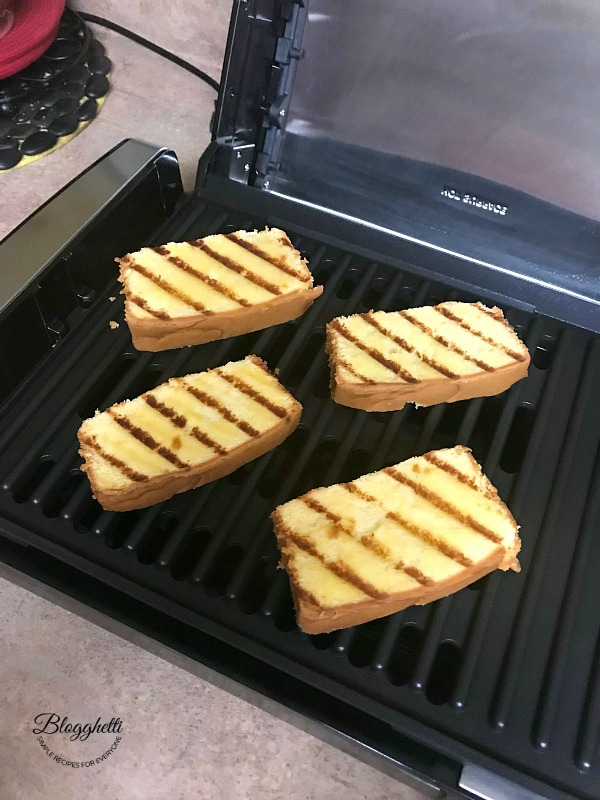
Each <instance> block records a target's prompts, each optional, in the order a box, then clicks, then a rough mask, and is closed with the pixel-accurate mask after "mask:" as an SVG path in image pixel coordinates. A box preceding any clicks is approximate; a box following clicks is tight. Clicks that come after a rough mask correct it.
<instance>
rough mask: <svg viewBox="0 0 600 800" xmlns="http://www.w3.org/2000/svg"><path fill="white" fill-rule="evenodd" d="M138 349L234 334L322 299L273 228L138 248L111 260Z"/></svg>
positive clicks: (284, 237)
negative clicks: (121, 287) (117, 273)
mask: <svg viewBox="0 0 600 800" xmlns="http://www.w3.org/2000/svg"><path fill="white" fill-rule="evenodd" d="M116 261H117V263H118V264H119V265H120V271H119V279H120V281H121V283H122V284H123V294H125V298H126V299H125V319H126V321H127V324H128V326H129V329H130V331H131V336H132V340H133V344H134V346H135V347H136V348H137V349H138V350H145V351H152V352H157V351H161V350H169V349H172V348H176V347H184V346H190V345H196V344H203V343H205V342H211V341H215V340H217V339H225V338H228V337H231V336H239V335H241V334H244V333H249V332H251V331H256V330H262V329H264V328H267V327H271V326H272V325H279V324H281V323H283V322H287V321H288V320H292V319H296V318H297V317H299V316H300V315H302V314H303V313H304V312H305V311H306V310H307V309H308V308H309V306H310V305H311V304H312V303H313V302H314V300H316V299H317V298H318V297H319V296H320V295H321V293H322V291H323V287H322V286H314V285H313V278H312V275H311V273H310V271H309V269H308V267H307V263H306V260H305V259H303V258H302V257H301V255H300V253H299V252H298V251H297V250H295V249H294V247H293V245H292V243H291V242H290V240H289V238H288V236H287V234H285V233H284V232H283V231H281V230H279V229H277V228H271V229H268V228H267V229H265V230H264V231H254V232H248V231H237V232H235V233H229V234H216V235H213V236H208V237H205V238H204V239H196V240H193V241H191V242H179V243H177V242H171V243H169V244H166V245H161V246H159V247H154V248H143V249H142V250H140V251H139V252H137V253H129V254H127V255H125V256H123V257H122V258H118V259H116Z"/></svg>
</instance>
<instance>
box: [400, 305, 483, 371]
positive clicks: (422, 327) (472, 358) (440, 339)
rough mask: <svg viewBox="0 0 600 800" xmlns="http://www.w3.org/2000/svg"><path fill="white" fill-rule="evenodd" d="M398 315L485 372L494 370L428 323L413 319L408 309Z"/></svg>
mask: <svg viewBox="0 0 600 800" xmlns="http://www.w3.org/2000/svg"><path fill="white" fill-rule="evenodd" d="M400 315H401V316H402V317H404V319H405V320H406V321H407V322H410V323H411V325H414V326H415V327H416V328H419V330H421V331H423V333H426V334H427V335H428V336H429V337H431V338H432V339H434V340H435V341H436V342H439V343H440V344H441V345H443V346H444V347H445V348H447V349H448V350H452V351H453V352H455V353H457V354H458V355H459V356H462V357H463V358H464V359H465V360H466V361H470V362H471V363H472V364H475V365H476V366H478V367H479V368H480V369H484V370H485V371H486V372H494V371H495V367H492V366H491V365H490V364H487V363H486V362H485V361H482V359H480V358H475V356H472V355H471V354H470V353H468V352H467V351H466V350H463V348H462V347H460V345H458V344H455V343H454V342H451V341H450V340H449V339H446V338H444V337H443V336H441V335H440V334H439V333H435V332H434V331H433V330H432V329H431V328H430V327H429V326H428V325H425V323H424V322H421V320H420V319H415V318H414V317H413V316H411V314H410V312H409V311H401V312H400Z"/></svg>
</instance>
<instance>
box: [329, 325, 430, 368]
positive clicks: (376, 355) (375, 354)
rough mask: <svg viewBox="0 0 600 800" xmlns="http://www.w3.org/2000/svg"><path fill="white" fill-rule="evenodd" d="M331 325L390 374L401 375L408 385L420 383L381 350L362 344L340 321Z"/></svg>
mask: <svg viewBox="0 0 600 800" xmlns="http://www.w3.org/2000/svg"><path fill="white" fill-rule="evenodd" d="M329 325H330V326H331V328H333V330H334V331H337V332H338V333H339V334H340V335H341V336H343V337H344V339H347V340H348V341H349V342H352V344H353V345H355V346H356V347H358V348H359V349H360V350H362V351H363V352H365V353H367V355H369V356H371V358H372V359H373V360H374V361H378V362H379V363H380V364H382V365H383V366H384V367H386V368H387V369H389V370H390V372H394V373H395V374H396V375H399V376H400V377H401V378H402V379H403V380H404V381H406V382H407V383H419V380H418V378H415V377H414V375H411V374H410V372H407V371H406V370H405V369H403V368H402V367H401V366H400V365H399V364H396V363H395V362H394V361H390V360H389V358H386V357H385V356H384V355H383V353H381V352H379V350H376V349H375V348H374V347H369V346H368V345H366V344H364V343H363V342H361V340H360V339H359V338H358V336H355V335H354V334H353V333H351V332H350V331H349V330H348V329H347V328H346V327H345V326H344V325H342V323H341V322H340V321H339V320H338V319H334V320H332V322H330V323H329Z"/></svg>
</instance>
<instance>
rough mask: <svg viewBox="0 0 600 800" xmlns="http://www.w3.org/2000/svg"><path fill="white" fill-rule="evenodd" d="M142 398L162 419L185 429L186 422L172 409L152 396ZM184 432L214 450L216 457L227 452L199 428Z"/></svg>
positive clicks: (144, 395)
mask: <svg viewBox="0 0 600 800" xmlns="http://www.w3.org/2000/svg"><path fill="white" fill-rule="evenodd" d="M142 397H143V399H144V400H145V401H146V403H148V405H149V406H151V407H152V408H155V409H156V410H157V411H158V412H159V413H161V414H162V415H163V417H166V418H167V419H169V420H170V421H171V422H172V423H173V424H174V425H176V426H177V427H178V428H185V427H186V426H187V423H188V421H187V419H186V418H185V417H184V416H183V415H182V414H178V413H177V412H176V411H175V410H174V409H173V408H170V407H169V406H167V405H165V404H164V403H161V402H160V401H159V400H157V399H156V398H155V397H154V395H152V394H143V395H142ZM185 432H186V433H187V434H188V435H189V436H193V437H194V439H197V440H198V441H199V442H201V443H202V444H203V445H206V447H210V449H211V450H214V451H215V453H218V455H220V456H225V455H227V453H228V450H227V449H226V448H225V447H223V446H222V445H220V444H219V443H218V442H216V441H215V440H214V439H213V438H212V437H211V436H209V435H208V434H207V433H205V432H204V431H201V430H200V428H198V427H197V426H194V427H193V428H190V429H189V430H186V431H185Z"/></svg>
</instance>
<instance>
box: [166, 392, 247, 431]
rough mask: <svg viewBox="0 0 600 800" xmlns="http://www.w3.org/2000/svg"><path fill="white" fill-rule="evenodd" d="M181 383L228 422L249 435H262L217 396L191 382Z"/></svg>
mask: <svg viewBox="0 0 600 800" xmlns="http://www.w3.org/2000/svg"><path fill="white" fill-rule="evenodd" d="M181 385H182V386H183V388H184V389H186V390H187V391H188V392H189V393H190V394H192V395H193V396H194V397H195V398H196V399H197V400H199V401H200V402H201V403H204V405H206V406H210V407H211V408H214V409H215V410H216V411H218V412H219V414H220V415H221V416H222V417H224V418H225V419H226V420H227V421H228V422H231V423H232V424H233V425H235V426H236V427H238V428H239V429H240V430H241V431H243V432H244V433H246V434H247V435H248V436H252V437H256V436H260V433H259V431H257V430H256V428H253V427H252V425H249V424H248V423H247V422H246V421H245V420H243V419H239V418H238V417H236V415H235V414H234V413H233V412H232V411H230V410H229V409H228V408H227V407H226V406H224V405H223V404H222V403H220V402H219V401H218V400H217V399H216V398H215V397H212V395H210V394H207V393H206V392H203V391H202V390H201V389H197V388H196V387H195V386H192V385H191V384H189V383H186V382H185V381H181Z"/></svg>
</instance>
